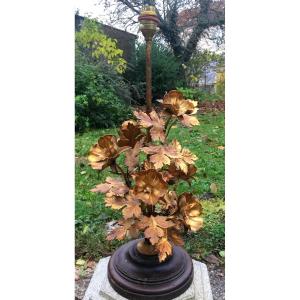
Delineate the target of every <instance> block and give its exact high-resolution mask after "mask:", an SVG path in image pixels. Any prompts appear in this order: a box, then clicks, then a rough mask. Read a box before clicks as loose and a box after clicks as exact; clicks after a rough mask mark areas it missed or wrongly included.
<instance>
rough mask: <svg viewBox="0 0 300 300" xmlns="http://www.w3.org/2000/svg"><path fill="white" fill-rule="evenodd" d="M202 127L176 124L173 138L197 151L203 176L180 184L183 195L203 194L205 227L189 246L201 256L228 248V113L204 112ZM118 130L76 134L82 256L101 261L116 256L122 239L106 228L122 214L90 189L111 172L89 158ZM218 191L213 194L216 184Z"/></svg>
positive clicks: (78, 230) (78, 246) (78, 241)
mask: <svg viewBox="0 0 300 300" xmlns="http://www.w3.org/2000/svg"><path fill="white" fill-rule="evenodd" d="M199 120H200V125H198V126H195V127H193V128H191V129H188V128H184V127H181V126H180V125H179V124H177V126H174V128H173V129H172V130H171V133H170V135H169V140H172V139H175V138H176V139H177V140H178V141H179V142H180V143H181V144H182V145H183V146H184V147H187V148H189V150H191V151H192V152H193V153H194V154H196V155H197V157H198V160H197V161H196V166H197V168H198V172H197V175H196V176H195V180H194V181H193V183H192V185H191V187H189V186H188V184H187V183H184V182H183V183H181V184H180V185H179V186H178V189H177V191H178V193H181V192H185V191H191V192H193V193H194V194H196V195H198V196H199V198H200V199H201V203H202V205H203V216H204V228H203V229H202V230H201V231H199V232H198V233H193V234H188V236H186V239H185V248H186V250H187V251H188V252H189V253H190V254H191V255H192V256H193V257H195V258H200V257H204V256H206V255H208V254H210V253H214V254H217V255H218V254H219V252H220V251H222V250H224V247H225V246H224V219H225V216H224V193H225V191H224V156H225V153H224V152H225V151H224V148H223V147H224V113H223V112H218V113H209V114H205V115H199ZM116 133H117V129H105V130H93V131H89V132H87V133H84V134H80V135H79V134H78V135H76V142H75V155H76V166H75V174H76V175H75V190H76V193H75V202H76V204H75V209H76V211H75V216H76V220H75V225H76V239H75V240H76V249H75V251H76V257H77V258H79V257H80V258H87V259H95V260H97V259H99V258H100V257H103V256H107V255H110V254H111V252H112V251H113V250H114V249H115V248H116V247H117V246H118V245H120V244H121V243H124V241H122V242H108V241H106V240H105V226H106V224H107V223H108V222H110V221H112V220H115V219H117V218H118V217H119V216H120V214H119V213H118V212H116V211H113V210H111V209H110V208H106V207H105V205H104V202H103V196H102V195H100V194H94V193H92V192H90V189H91V188H93V187H94V186H95V185H96V184H98V183H100V182H102V181H103V180H104V179H105V178H106V176H107V175H108V174H109V171H108V170H104V171H103V172H101V173H98V172H97V171H95V170H92V169H91V168H90V167H89V166H88V163H87V162H86V158H85V157H86V155H87V153H88V151H89V148H90V147H91V145H92V144H94V143H96V142H97V140H98V138H99V137H100V136H102V135H105V134H116ZM213 183H214V184H215V185H216V186H217V190H216V191H215V190H214V191H213V192H214V193H213V194H212V193H211V187H210V186H211V184H213Z"/></svg>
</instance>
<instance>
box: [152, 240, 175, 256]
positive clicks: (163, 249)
mask: <svg viewBox="0 0 300 300" xmlns="http://www.w3.org/2000/svg"><path fill="white" fill-rule="evenodd" d="M156 249H157V250H158V258H159V261H160V262H163V261H165V260H166V258H167V257H168V256H169V255H171V254H172V245H171V244H170V243H169V241H168V240H167V238H165V237H163V238H161V239H160V240H159V242H158V243H157V245H156Z"/></svg>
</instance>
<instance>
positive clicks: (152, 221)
mask: <svg viewBox="0 0 300 300" xmlns="http://www.w3.org/2000/svg"><path fill="white" fill-rule="evenodd" d="M172 226H174V223H173V222H172V221H168V220H167V217H164V216H156V217H154V216H150V217H146V216H143V217H142V218H141V220H140V222H139V223H138V227H139V228H140V229H145V231H144V235H145V237H146V238H148V239H149V240H150V243H151V244H152V245H155V244H157V243H158V241H159V239H160V238H161V237H163V236H164V235H165V231H164V229H167V228H169V227H172Z"/></svg>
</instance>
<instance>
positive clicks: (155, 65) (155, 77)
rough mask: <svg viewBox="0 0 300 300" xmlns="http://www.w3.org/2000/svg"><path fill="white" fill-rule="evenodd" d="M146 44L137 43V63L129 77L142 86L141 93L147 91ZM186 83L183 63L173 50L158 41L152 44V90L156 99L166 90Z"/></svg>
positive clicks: (132, 81)
mask: <svg viewBox="0 0 300 300" xmlns="http://www.w3.org/2000/svg"><path fill="white" fill-rule="evenodd" d="M145 53H146V45H145V43H142V44H139V45H137V49H136V64H135V68H134V70H133V71H132V72H129V78H130V81H131V83H132V84H134V85H136V86H138V87H139V88H142V89H141V91H140V94H142V95H143V94H144V93H145V85H146V83H145V82H146V78H145V68H146V55H145ZM183 83H184V73H183V71H182V67H181V64H180V63H179V61H178V59H176V57H175V56H174V54H173V53H172V51H171V50H170V49H168V48H167V47H166V46H163V45H162V44H158V43H156V42H154V43H153V46H152V86H153V88H152V91H153V97H154V99H158V98H162V97H163V96H164V94H165V93H166V91H169V90H172V89H175V88H176V86H180V85H182V84H183Z"/></svg>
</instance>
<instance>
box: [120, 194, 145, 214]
mask: <svg viewBox="0 0 300 300" xmlns="http://www.w3.org/2000/svg"><path fill="white" fill-rule="evenodd" d="M126 199H127V201H126V207H125V208H124V209H123V210H122V214H123V216H124V219H130V218H134V217H135V218H138V217H140V216H141V215H142V210H141V207H140V204H141V203H140V201H139V200H138V199H137V198H136V197H135V195H134V194H133V193H132V192H131V193H129V195H127V197H126Z"/></svg>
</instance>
